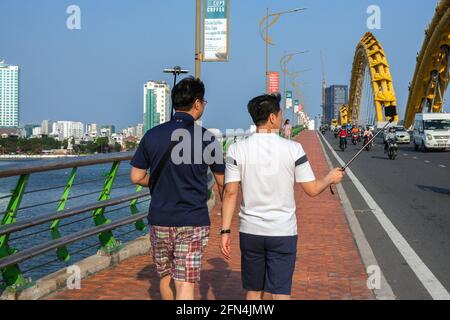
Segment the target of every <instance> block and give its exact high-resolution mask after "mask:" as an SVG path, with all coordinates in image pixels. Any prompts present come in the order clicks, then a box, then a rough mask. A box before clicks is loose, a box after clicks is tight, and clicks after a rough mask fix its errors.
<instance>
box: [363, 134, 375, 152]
mask: <svg viewBox="0 0 450 320" xmlns="http://www.w3.org/2000/svg"><path fill="white" fill-rule="evenodd" d="M370 139H372V137H371V136H365V137H364V145H365V146H366V151H370V150H372V148H373V143H372V142H371V143H369V141H370Z"/></svg>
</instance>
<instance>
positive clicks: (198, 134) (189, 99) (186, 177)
mask: <svg viewBox="0 0 450 320" xmlns="http://www.w3.org/2000/svg"><path fill="white" fill-rule="evenodd" d="M204 96H205V87H204V84H203V82H201V81H200V80H199V79H194V78H192V77H189V78H185V79H183V80H182V81H180V82H179V83H178V84H177V85H176V86H175V88H174V89H173V91H172V104H173V108H174V109H175V111H176V113H175V115H174V116H173V119H172V120H171V121H170V122H167V123H164V124H162V125H160V126H157V127H155V128H153V129H151V130H149V131H148V132H147V133H146V134H145V136H144V137H143V138H142V141H141V143H140V144H139V147H138V150H137V151H136V154H135V155H134V157H133V160H132V161H131V165H132V167H133V168H132V170H131V180H132V181H133V183H135V184H138V185H141V186H145V187H149V185H150V184H151V183H152V173H154V171H155V169H156V168H157V166H158V164H159V163H160V162H161V160H162V158H163V157H164V154H165V153H166V152H167V150H168V149H169V145H170V144H171V141H180V142H179V144H178V145H176V146H175V147H174V148H173V150H172V152H171V157H170V159H169V160H168V161H167V163H166V164H165V166H164V167H163V169H162V171H161V175H160V177H159V180H157V182H156V185H155V187H154V190H153V193H152V200H151V202H150V208H149V215H148V222H149V227H150V239H151V245H152V256H153V261H154V263H155V264H156V267H157V272H158V275H159V276H160V278H161V281H160V291H161V296H162V298H163V299H164V300H173V299H174V298H176V299H177V300H192V299H194V287H195V284H197V283H198V282H199V281H200V269H201V261H202V257H203V252H204V249H205V247H206V245H207V243H208V239H209V233H210V219H209V213H208V207H207V201H208V184H207V172H208V168H210V169H211V171H212V172H213V174H214V176H215V179H216V182H217V185H218V187H219V194H220V195H222V191H223V183H224V171H225V166H224V164H223V155H222V147H221V146H220V143H218V142H217V141H216V140H215V137H214V136H213V135H212V134H211V133H210V132H208V131H207V130H206V129H204V128H202V127H200V126H198V125H197V124H196V123H195V121H196V120H198V119H200V118H201V116H202V114H203V112H204V109H205V106H206V103H207V101H206V100H205V99H204ZM180 137H181V138H180ZM148 169H150V172H149V173H148V172H147V170H148ZM172 279H173V280H174V281H175V292H173V290H172V288H171V286H170V284H171V281H172Z"/></svg>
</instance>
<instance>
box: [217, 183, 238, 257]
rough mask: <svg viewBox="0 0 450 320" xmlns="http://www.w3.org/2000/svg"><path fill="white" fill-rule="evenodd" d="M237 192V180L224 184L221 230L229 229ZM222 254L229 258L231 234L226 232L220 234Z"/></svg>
mask: <svg viewBox="0 0 450 320" xmlns="http://www.w3.org/2000/svg"><path fill="white" fill-rule="evenodd" d="M238 192H239V182H230V183H227V185H226V186H225V192H224V195H223V203H222V230H229V229H230V228H231V222H232V220H233V215H234V211H235V209H236V202H237V197H238ZM220 249H221V251H222V254H223V255H224V256H225V258H226V259H227V260H229V259H230V258H231V236H230V234H228V233H226V234H223V235H222V241H221V244H220Z"/></svg>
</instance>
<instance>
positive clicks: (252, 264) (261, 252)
mask: <svg viewBox="0 0 450 320" xmlns="http://www.w3.org/2000/svg"><path fill="white" fill-rule="evenodd" d="M297 240H298V236H291V237H268V236H255V235H251V234H246V233H242V232H241V233H240V248H241V269H242V285H243V287H244V289H245V290H247V291H263V292H267V293H271V294H283V295H290V294H291V289H292V276H293V274H294V269H295V260H296V257H297Z"/></svg>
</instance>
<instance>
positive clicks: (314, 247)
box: [49, 131, 374, 300]
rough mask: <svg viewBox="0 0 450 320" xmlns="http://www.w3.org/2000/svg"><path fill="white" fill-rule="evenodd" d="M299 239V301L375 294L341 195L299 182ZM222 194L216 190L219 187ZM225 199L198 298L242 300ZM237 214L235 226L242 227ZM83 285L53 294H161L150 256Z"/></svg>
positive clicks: (319, 160) (320, 172)
mask: <svg viewBox="0 0 450 320" xmlns="http://www.w3.org/2000/svg"><path fill="white" fill-rule="evenodd" d="M318 139H319V138H318V136H317V134H316V133H315V132H312V131H307V132H303V133H302V134H301V135H300V136H299V138H298V139H297V140H298V141H299V142H300V143H302V145H303V147H304V149H305V151H306V153H307V155H308V158H309V160H310V162H311V164H312V166H313V169H314V172H315V174H316V176H317V177H323V176H324V175H326V173H327V172H328V165H327V162H326V160H325V158H324V155H323V152H322V149H321V148H320V144H319V140H318ZM295 192H296V199H297V208H298V209H297V217H298V224H299V242H298V255H297V265H296V271H295V274H294V283H293V291H292V297H293V299H299V300H311V299H320V300H328V299H333V300H339V299H373V298H374V296H373V293H372V291H370V290H368V289H367V287H366V274H365V272H364V266H363V264H362V262H361V259H360V256H359V254H358V251H357V248H356V245H355V243H354V241H353V237H352V234H351V231H350V229H349V226H348V224H347V221H346V219H345V216H344V212H343V209H342V207H341V205H340V202H339V198H338V196H337V195H334V196H333V195H331V193H330V192H325V193H323V194H322V195H320V196H319V197H317V198H309V197H308V196H307V195H305V193H304V192H303V191H302V189H301V187H300V186H297V187H296V190H295ZM216 193H217V191H216ZM220 207H221V203H217V205H216V206H215V208H214V209H213V210H212V212H211V223H212V225H211V227H212V229H211V230H212V233H211V239H210V242H209V245H208V248H207V251H206V255H205V259H204V263H203V271H202V281H201V283H200V286H199V287H198V289H197V291H196V296H197V298H198V299H217V300H231V299H233V300H240V299H244V298H245V292H244V291H243V290H242V288H241V277H240V271H241V268H240V252H239V240H238V233H237V232H234V233H233V253H232V260H231V262H230V263H227V262H225V261H224V259H222V256H221V254H220V252H219V240H220V236H219V235H218V230H219V229H220V216H219V215H218V213H219V212H220ZM238 220H239V219H238V215H237V214H236V215H235V218H234V221H233V226H232V229H233V230H238V229H239V228H238ZM81 286H82V288H81V290H76V291H65V292H62V293H58V294H55V295H53V296H51V297H49V298H50V299H83V300H98V299H136V300H144V299H145V300H148V299H151V300H153V299H161V296H160V295H159V292H158V286H159V283H158V279H157V275H156V271H155V266H154V264H153V262H152V261H151V258H150V256H141V257H136V258H132V259H129V260H127V261H125V262H123V263H121V264H120V265H119V266H116V267H114V268H112V269H108V270H104V271H102V272H99V273H98V274H96V275H94V276H92V277H90V278H88V279H86V280H83V281H82V282H81Z"/></svg>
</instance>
